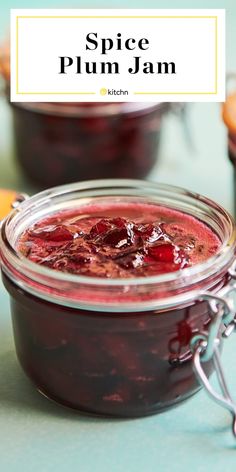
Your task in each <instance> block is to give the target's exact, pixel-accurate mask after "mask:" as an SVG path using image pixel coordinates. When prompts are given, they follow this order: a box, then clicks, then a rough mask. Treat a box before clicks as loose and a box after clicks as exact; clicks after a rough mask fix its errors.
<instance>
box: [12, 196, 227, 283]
mask: <svg viewBox="0 0 236 472" xmlns="http://www.w3.org/2000/svg"><path fill="white" fill-rule="evenodd" d="M219 247H220V240H219V239H218V237H217V236H216V234H215V233H214V232H213V231H212V230H211V229H210V228H209V227H208V226H207V225H205V224H204V223H202V222H201V221H199V220H198V219H197V218H194V217H192V216H189V215H187V214H186V213H182V212H180V211H176V210H172V209H170V208H166V207H163V206H160V205H153V204H152V205H150V204H149V205H148V204H118V205H117V204H116V205H113V207H112V206H104V205H103V206H102V205H101V206H96V207H95V206H85V207H80V208H78V209H77V210H75V209H74V210H73V211H63V212H58V213H56V214H53V215H52V216H50V217H48V218H45V219H42V220H40V221H38V222H37V223H36V224H34V225H33V226H31V227H29V228H28V229H27V230H26V231H25V232H24V233H23V234H22V235H21V236H20V238H19V240H18V243H17V249H18V250H19V251H20V252H21V253H22V254H23V255H24V256H26V257H27V258H29V259H30V260H31V261H33V262H35V263H37V264H40V265H43V266H46V267H49V268H51V269H54V270H58V271H61V272H69V273H73V274H80V275H86V276H93V277H107V278H130V277H143V276H151V275H158V274H163V273H168V272H173V271H177V270H179V269H183V268H186V267H190V266H192V265H193V264H196V263H201V262H203V261H205V260H206V259H208V258H209V257H210V256H212V255H214V254H215V253H216V252H217V251H218V249H219Z"/></svg>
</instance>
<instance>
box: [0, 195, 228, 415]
mask: <svg viewBox="0 0 236 472" xmlns="http://www.w3.org/2000/svg"><path fill="white" fill-rule="evenodd" d="M219 245H220V242H219V239H218V238H217V236H216V235H215V234H214V233H213V231H212V230H211V229H210V228H209V227H208V226H206V225H205V224H203V223H201V222H200V221H199V220H197V219H195V218H193V217H191V216H188V215H187V214H183V213H181V212H178V211H174V210H170V209H167V208H164V207H161V206H155V205H144V204H121V203H119V204H118V205H116V206H115V205H114V206H113V207H108V206H107V207H102V206H101V207H98V206H97V207H95V206H91V205H90V206H89V205H87V206H84V207H80V208H78V210H73V211H72V212H60V213H56V214H54V215H53V216H50V217H49V218H46V219H44V220H41V221H38V222H36V224H34V226H32V227H30V228H28V229H27V230H26V231H25V232H24V234H23V235H22V236H21V238H20V240H19V241H18V250H20V251H21V252H22V253H23V254H24V255H25V256H27V257H28V258H29V259H31V260H32V261H34V262H36V263H37V264H41V265H44V266H46V267H50V268H53V269H54V270H57V271H58V270H59V271H64V272H71V273H73V274H74V273H76V274H83V275H89V276H95V277H97V280H98V284H99V281H100V280H101V279H100V277H107V278H108V277H125V278H127V282H128V280H129V278H130V277H136V276H137V277H139V276H144V275H153V274H160V273H165V272H167V271H176V270H180V269H182V268H186V267H189V266H190V265H192V264H196V263H198V262H203V261H204V260H206V259H207V258H209V257H210V256H211V255H212V254H214V253H215V252H216V251H217V250H218V248H219ZM179 273H180V272H179ZM3 280H4V283H5V285H6V287H7V290H8V292H9V293H10V298H11V311H12V319H13V327H14V337H15V344H16V350H17V355H18V358H19V360H20V363H21V365H22V367H23V369H24V370H25V372H26V373H27V375H28V376H29V378H30V379H31V380H32V381H33V382H34V384H35V385H36V386H37V388H38V390H39V391H41V392H43V393H44V394H45V395H46V396H48V397H49V398H51V399H54V400H56V401H57V402H59V403H62V404H63V405H66V406H69V407H73V408H76V409H78V410H81V411H83V412H89V413H94V414H99V415H111V416H118V417H135V416H144V415H148V414H152V413H156V412H158V411H161V410H164V409H167V408H169V407H170V406H173V405H175V404H177V403H179V402H181V401H183V400H185V399H186V398H188V397H189V396H191V395H192V394H194V393H195V392H196V391H197V390H198V389H199V388H200V387H199V384H198V382H197V380H196V378H195V375H194V373H193V369H192V360H191V359H192V355H191V351H190V347H189V343H190V339H191V337H192V336H193V334H196V333H198V332H201V331H205V330H207V327H208V323H209V320H210V315H209V312H208V304H207V302H205V301H204V302H199V301H198V302H192V303H190V302H189V303H181V304H180V305H178V306H174V307H173V308H169V309H165V310H160V311H158V310H157V309H147V310H146V309H145V308H139V305H138V303H137V304H136V305H135V304H134V308H133V309H132V310H131V311H129V310H127V309H125V308H124V307H123V306H122V302H121V301H120V299H119V294H117V293H116V292H114V300H117V307H116V310H115V311H114V312H113V310H110V309H109V308H107V309H104V308H103V307H101V306H99V303H98V304H97V305H96V306H93V308H92V309H91V308H90V307H89V306H88V308H87V307H84V306H82V305H80V303H79V302H78V306H77V307H76V308H72V307H69V306H66V304H64V305H62V304H60V303H56V302H55V300H54V301H53V302H52V301H51V302H50V301H46V300H45V299H44V298H42V296H37V294H36V293H34V295H33V294H30V293H28V292H27V291H26V290H25V289H23V288H22V286H19V287H18V286H17V284H16V283H14V282H13V281H11V280H10V279H9V278H8V276H7V275H5V274H3ZM220 283H221V284H222V285H223V283H224V281H223V280H222V281H221V282H220ZM124 287H125V285H124ZM93 297H95V287H92V288H91V289H90V299H91V300H92V299H93ZM103 305H104V301H103ZM134 310H135V311H134ZM205 369H206V371H207V372H208V374H209V373H210V372H211V371H212V369H213V367H212V365H211V364H209V363H208V364H206V366H205Z"/></svg>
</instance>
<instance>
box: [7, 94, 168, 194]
mask: <svg viewBox="0 0 236 472" xmlns="http://www.w3.org/2000/svg"><path fill="white" fill-rule="evenodd" d="M36 105H37V104H36ZM101 105H103V107H101V106H100V107H97V109H98V112H97V113H95V111H94V110H93V107H91V106H90V107H86V108H85V107H84V108H83V109H82V111H81V114H80V112H79V111H76V109H75V112H74V113H72V111H71V112H70V108H69V107H68V105H67V108H66V110H67V112H64V113H63V107H62V106H61V110H60V113H59V112H57V108H58V107H56V106H54V108H53V109H51V107H49V108H47V107H46V106H45V108H43V107H42V108H39V109H37V108H36V109H35V108H34V107H29V106H22V105H18V104H15V105H12V111H13V125H14V139H15V150H16V157H17V160H18V162H19V164H20V166H21V168H22V169H23V171H24V173H25V175H26V176H27V177H28V178H29V179H30V180H31V181H32V182H33V183H34V184H36V185H37V186H38V187H39V188H46V187H51V186H54V185H61V184H64V183H69V182H76V181H81V180H87V179H99V178H113V177H120V178H144V177H146V176H147V175H148V173H149V172H150V171H151V169H152V167H153V166H154V165H155V163H156V159H157V154H158V148H159V142H160V133H161V124H162V118H163V112H164V110H165V107H164V106H163V105H162V106H161V105H160V104H159V105H158V106H153V104H150V106H149V107H146V108H145V109H141V110H138V109H137V110H136V111H132V103H131V104H129V103H128V104H126V110H125V111H123V109H122V108H121V105H120V104H114V105H113V106H114V110H113V112H112V113H111V111H110V112H108V111H109V110H110V107H109V106H105V105H104V104H101ZM129 105H130V107H129ZM129 108H130V110H129ZM99 109H102V110H103V111H102V112H101V114H99ZM68 110H69V111H68ZM85 112H86V113H85Z"/></svg>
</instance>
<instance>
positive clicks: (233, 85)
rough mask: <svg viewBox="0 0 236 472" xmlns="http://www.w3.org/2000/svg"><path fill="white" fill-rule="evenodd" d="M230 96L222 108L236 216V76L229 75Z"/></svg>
mask: <svg viewBox="0 0 236 472" xmlns="http://www.w3.org/2000/svg"><path fill="white" fill-rule="evenodd" d="M227 82H228V95H227V97H226V101H225V103H223V106H222V118H223V121H224V123H225V125H226V126H227V129H228V156H229V159H230V161H231V162H232V164H233V169H234V214H235V215H236V74H229V75H228V78H227Z"/></svg>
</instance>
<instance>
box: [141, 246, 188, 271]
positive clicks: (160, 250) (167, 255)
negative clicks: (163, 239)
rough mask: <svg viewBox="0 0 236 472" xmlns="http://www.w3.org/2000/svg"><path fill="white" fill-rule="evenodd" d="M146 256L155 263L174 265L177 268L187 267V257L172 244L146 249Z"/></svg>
mask: <svg viewBox="0 0 236 472" xmlns="http://www.w3.org/2000/svg"><path fill="white" fill-rule="evenodd" d="M147 252H148V256H149V257H151V258H152V259H154V260H155V261H157V262H164V263H170V264H176V265H178V266H179V268H180V267H181V268H183V267H185V266H186V265H187V262H188V260H187V255H186V254H185V253H184V251H183V250H180V249H179V248H178V246H175V245H174V244H169V243H166V244H158V245H157V246H151V247H149V248H148V251H147Z"/></svg>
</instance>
